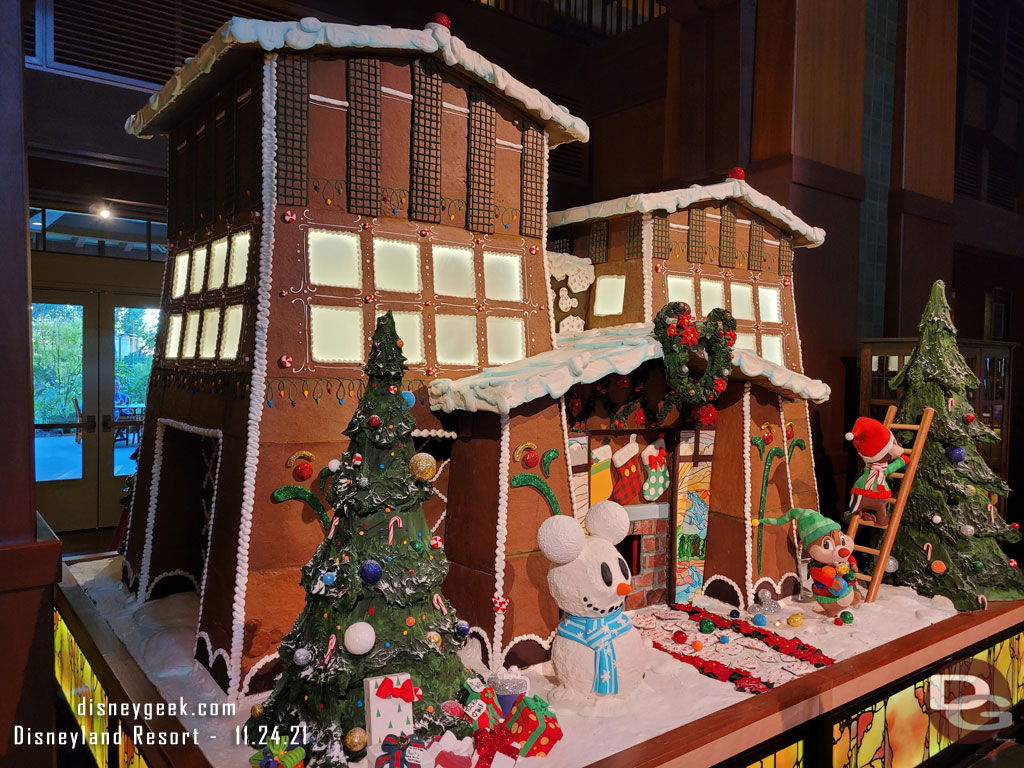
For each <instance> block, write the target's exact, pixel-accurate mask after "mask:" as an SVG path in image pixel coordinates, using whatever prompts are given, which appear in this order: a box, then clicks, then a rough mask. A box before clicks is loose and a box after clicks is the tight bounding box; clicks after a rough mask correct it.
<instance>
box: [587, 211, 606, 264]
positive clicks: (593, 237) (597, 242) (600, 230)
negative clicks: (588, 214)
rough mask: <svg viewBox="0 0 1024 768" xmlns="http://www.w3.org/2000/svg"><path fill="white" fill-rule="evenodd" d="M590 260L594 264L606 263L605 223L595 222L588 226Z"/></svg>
mask: <svg viewBox="0 0 1024 768" xmlns="http://www.w3.org/2000/svg"><path fill="white" fill-rule="evenodd" d="M590 260H591V261H592V262H593V263H594V264H603V263H604V262H606V261H608V222H607V221H595V222H594V223H593V224H591V225H590Z"/></svg>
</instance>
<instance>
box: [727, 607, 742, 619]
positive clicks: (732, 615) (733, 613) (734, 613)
mask: <svg viewBox="0 0 1024 768" xmlns="http://www.w3.org/2000/svg"><path fill="white" fill-rule="evenodd" d="M739 617H740V612H739V611H737V610H736V609H735V608H733V609H732V610H731V611H729V618H730V619H738V618H739Z"/></svg>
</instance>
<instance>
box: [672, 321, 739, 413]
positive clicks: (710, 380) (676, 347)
mask: <svg viewBox="0 0 1024 768" xmlns="http://www.w3.org/2000/svg"><path fill="white" fill-rule="evenodd" d="M654 338H656V339H657V340H658V341H660V342H661V349H662V355H663V358H664V363H665V379H666V381H667V383H668V386H669V392H668V394H667V395H666V396H665V403H664V405H663V409H665V410H667V409H668V408H669V407H670V406H672V405H674V406H675V407H676V408H678V409H679V412H680V413H683V412H684V409H685V407H686V406H689V407H690V408H691V414H692V416H693V419H694V421H696V422H698V423H699V424H700V425H701V426H704V427H710V426H711V425H712V424H714V423H715V419H716V418H717V417H718V411H717V410H716V409H715V407H714V406H713V405H712V404H711V402H712V401H713V400H715V399H716V398H717V397H718V396H719V395H720V394H722V392H724V391H725V387H726V379H728V378H729V372H730V371H731V370H732V351H731V347H732V345H733V344H735V343H736V320H735V318H733V316H732V314H731V313H730V312H729V311H728V310H725V309H721V308H717V309H713V310H711V311H710V312H709V313H708V316H707V319H706V320H705V321H704V322H703V323H695V322H694V320H693V314H692V313H691V312H690V306H689V304H687V303H686V302H682V301H674V302H671V303H669V304H666V305H665V306H664V307H662V308H661V311H660V312H658V315H657V317H655V318H654ZM693 350H702V351H703V352H704V354H705V356H706V357H707V361H708V364H707V367H706V368H705V369H704V373H703V375H702V376H701V377H700V378H691V377H690V367H689V363H690V352H691V351H693Z"/></svg>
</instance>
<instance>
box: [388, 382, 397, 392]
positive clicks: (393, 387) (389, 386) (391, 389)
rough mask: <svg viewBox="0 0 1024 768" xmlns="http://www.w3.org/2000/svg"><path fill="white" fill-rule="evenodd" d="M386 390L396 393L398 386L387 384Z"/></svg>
mask: <svg viewBox="0 0 1024 768" xmlns="http://www.w3.org/2000/svg"><path fill="white" fill-rule="evenodd" d="M388 392H390V393H391V394H392V395H397V394H398V387H397V386H395V385H394V384H389V385H388Z"/></svg>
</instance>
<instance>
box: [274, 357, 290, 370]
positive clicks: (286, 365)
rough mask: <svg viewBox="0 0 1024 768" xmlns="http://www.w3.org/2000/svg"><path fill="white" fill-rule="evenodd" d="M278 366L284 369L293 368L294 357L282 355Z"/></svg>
mask: <svg viewBox="0 0 1024 768" xmlns="http://www.w3.org/2000/svg"><path fill="white" fill-rule="evenodd" d="M277 364H278V365H279V366H281V367H282V368H291V367H292V356H291V355H281V357H279V358H278V359H277Z"/></svg>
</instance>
